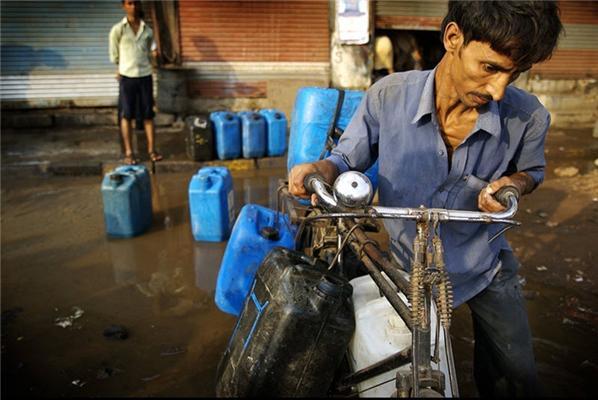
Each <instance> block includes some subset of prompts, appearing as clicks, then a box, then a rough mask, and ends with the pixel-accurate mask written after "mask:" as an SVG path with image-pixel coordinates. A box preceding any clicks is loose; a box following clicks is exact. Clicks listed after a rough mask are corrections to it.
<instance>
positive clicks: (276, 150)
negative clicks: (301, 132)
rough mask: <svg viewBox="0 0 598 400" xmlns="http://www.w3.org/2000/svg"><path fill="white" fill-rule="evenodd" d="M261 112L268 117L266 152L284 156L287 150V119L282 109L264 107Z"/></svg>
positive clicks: (274, 155) (269, 154) (275, 155)
mask: <svg viewBox="0 0 598 400" xmlns="http://www.w3.org/2000/svg"><path fill="white" fill-rule="evenodd" d="M259 113H260V114H261V115H262V116H263V117H264V118H265V119H266V138H267V146H266V154H267V155H268V156H269V157H278V156H282V155H283V154H284V153H285V151H287V119H286V117H285V115H284V113H283V112H282V111H279V110H276V109H274V108H264V109H262V110H260V111H259Z"/></svg>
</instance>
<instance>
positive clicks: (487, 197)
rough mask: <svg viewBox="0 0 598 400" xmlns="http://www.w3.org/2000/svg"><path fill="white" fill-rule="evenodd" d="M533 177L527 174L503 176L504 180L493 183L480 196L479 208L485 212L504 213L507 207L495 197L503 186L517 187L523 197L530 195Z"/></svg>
mask: <svg viewBox="0 0 598 400" xmlns="http://www.w3.org/2000/svg"><path fill="white" fill-rule="evenodd" d="M523 174H524V175H525V176H524V175H523ZM530 179H531V177H530V176H529V175H527V174H525V173H524V172H523V173H517V174H514V175H511V176H503V177H502V178H500V179H498V180H496V181H494V182H491V183H490V184H489V185H488V186H486V187H485V188H484V189H482V191H481V192H480V194H479V195H478V208H479V209H480V210H482V211H485V212H499V211H503V210H504V209H505V207H503V206H502V204H500V203H499V202H498V201H497V200H496V199H495V198H494V196H493V194H495V193H496V192H498V190H499V189H500V188H501V187H503V186H515V187H516V188H517V189H518V190H519V193H521V194H522V195H523V194H525V193H529V192H530V191H531V189H530V188H529V182H528V181H529V180H530Z"/></svg>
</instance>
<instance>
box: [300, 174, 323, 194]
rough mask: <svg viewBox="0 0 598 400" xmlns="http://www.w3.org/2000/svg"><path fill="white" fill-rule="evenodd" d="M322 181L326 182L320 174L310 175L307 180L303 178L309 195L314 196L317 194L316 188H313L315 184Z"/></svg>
mask: <svg viewBox="0 0 598 400" xmlns="http://www.w3.org/2000/svg"><path fill="white" fill-rule="evenodd" d="M315 181H320V182H324V178H322V175H320V174H309V175H307V176H306V177H305V178H303V187H304V188H305V191H307V193H309V194H312V193H315V191H316V190H315V188H314V187H313V182H315Z"/></svg>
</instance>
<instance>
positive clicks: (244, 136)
mask: <svg viewBox="0 0 598 400" xmlns="http://www.w3.org/2000/svg"><path fill="white" fill-rule="evenodd" d="M238 115H239V117H240V118H241V142H242V153H243V158H254V157H263V156H265V155H266V120H265V119H264V117H262V116H261V115H260V114H259V113H256V112H253V111H241V112H239V113H238Z"/></svg>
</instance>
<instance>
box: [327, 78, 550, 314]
mask: <svg viewBox="0 0 598 400" xmlns="http://www.w3.org/2000/svg"><path fill="white" fill-rule="evenodd" d="M435 71H436V70H432V71H409V72H401V73H395V74H392V75H389V76H387V77H385V78H384V79H381V80H380V81H378V82H376V84H374V85H373V86H372V87H371V88H370V89H369V90H368V91H367V93H366V95H365V96H364V98H363V100H362V102H361V104H360V106H359V108H358V110H357V111H356V113H355V115H354V116H353V119H352V120H351V122H350V124H349V126H348V127H347V129H346V130H345V132H344V133H343V135H342V136H341V139H340V140H339V143H338V146H337V147H336V148H335V149H334V150H333V151H332V154H331V155H330V157H328V160H330V161H332V162H333V163H334V164H335V165H336V166H337V168H338V170H339V173H342V172H345V171H347V170H349V169H351V170H357V171H365V170H366V169H367V168H368V167H370V166H371V165H372V164H373V163H374V162H375V161H376V159H378V160H379V172H378V174H379V175H378V185H379V187H378V190H379V193H378V195H379V200H380V205H383V206H389V207H419V206H420V205H423V206H425V207H435V208H447V209H457V210H478V207H477V197H478V194H479V192H480V190H482V189H483V188H484V187H485V186H486V185H487V184H488V183H489V182H492V181H495V180H497V179H498V178H500V177H502V176H504V175H511V174H513V173H515V172H518V171H525V172H526V173H528V174H529V175H530V176H531V177H532V178H533V180H534V182H535V184H536V186H537V185H538V184H539V183H540V182H542V180H543V179H544V166H545V160H544V141H545V138H546V133H547V131H548V127H549V125H550V114H549V113H548V111H546V109H545V108H544V107H543V106H542V105H541V104H540V102H539V101H538V100H537V98H536V97H535V96H532V95H531V94H529V93H527V92H525V91H523V90H520V89H518V88H515V87H512V86H509V87H507V89H506V92H505V96H504V98H503V99H502V100H501V101H499V102H495V101H491V102H489V103H487V104H486V105H484V106H483V107H480V108H479V109H478V111H479V116H478V119H477V121H476V124H475V127H474V128H473V130H472V131H471V132H470V133H469V134H468V135H467V136H466V138H465V139H464V140H463V142H462V143H461V144H460V145H459V146H457V147H456V148H455V150H454V152H453V155H452V160H451V168H450V170H449V164H448V160H447V149H446V145H445V144H444V141H443V140H442V137H441V134H440V130H439V126H438V120H437V116H436V112H435V101H434V73H435ZM385 226H386V229H387V231H388V233H389V235H390V244H391V249H392V251H393V252H394V253H395V255H396V256H397V257H398V258H399V260H400V261H401V262H402V264H403V265H404V266H405V267H407V268H410V266H411V257H412V255H413V248H412V246H413V239H414V237H415V223H414V222H413V221H401V220H385ZM501 228H502V226H500V225H499V224H491V225H487V224H473V223H462V222H449V223H443V224H441V231H440V235H441V238H442V241H443V245H444V253H445V254H444V256H445V263H446V267H447V270H448V273H449V276H450V279H451V282H452V284H453V290H454V303H453V304H454V307H457V306H458V305H460V304H462V303H463V302H466V301H467V300H469V299H470V298H472V297H473V296H475V295H476V294H478V293H479V292H480V291H482V290H483V289H485V288H486V287H487V286H488V285H489V284H490V282H491V281H492V279H493V277H494V275H495V274H496V272H498V269H499V268H500V264H499V260H498V254H499V252H500V250H502V249H505V250H509V251H510V247H509V244H508V243H507V241H506V239H505V238H504V235H503V236H501V237H500V238H498V239H496V240H494V241H493V242H492V243H488V240H489V239H490V238H492V237H493V236H494V234H495V233H497V232H498V231H499V230H500V229H501Z"/></svg>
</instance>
